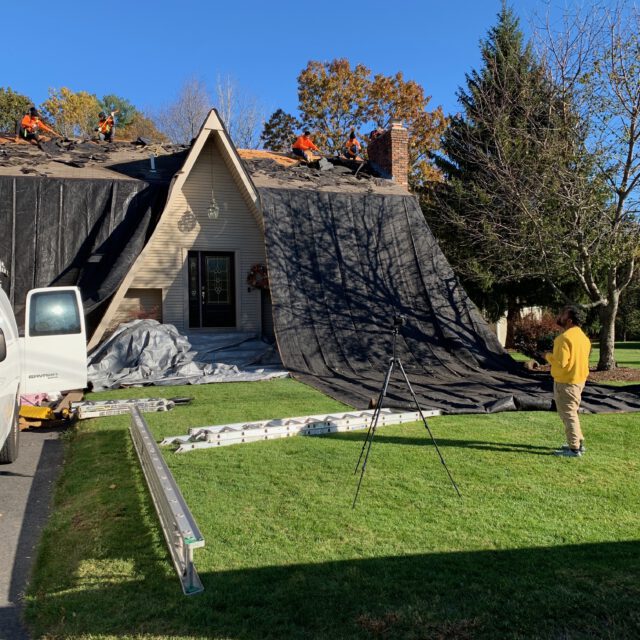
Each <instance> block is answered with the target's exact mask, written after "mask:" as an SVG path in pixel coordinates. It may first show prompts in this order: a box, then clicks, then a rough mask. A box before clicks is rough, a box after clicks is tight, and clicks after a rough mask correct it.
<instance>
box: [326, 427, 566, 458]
mask: <svg viewBox="0 0 640 640" xmlns="http://www.w3.org/2000/svg"><path fill="white" fill-rule="evenodd" d="M320 437H322V438H331V439H336V440H350V441H353V442H364V441H365V439H366V433H365V432H362V433H358V434H354V433H353V432H351V433H331V434H327V435H323V436H320ZM434 437H435V440H436V442H437V443H438V446H439V447H441V448H447V447H459V448H462V449H478V450H480V451H491V452H504V453H527V454H530V455H536V456H548V455H551V454H552V453H553V451H554V450H555V449H554V448H553V447H543V446H540V445H535V444H523V443H518V442H487V441H485V440H452V439H451V438H439V437H438V436H437V435H436V434H434ZM373 441H374V444H376V445H377V444H401V445H411V446H414V447H415V446H421V445H425V446H426V445H428V446H433V441H432V440H431V437H430V436H429V434H428V433H427V431H426V430H425V431H424V437H420V438H407V437H406V436H388V435H381V434H380V432H376V435H375V436H374V438H373ZM555 448H556V449H557V448H558V447H555Z"/></svg>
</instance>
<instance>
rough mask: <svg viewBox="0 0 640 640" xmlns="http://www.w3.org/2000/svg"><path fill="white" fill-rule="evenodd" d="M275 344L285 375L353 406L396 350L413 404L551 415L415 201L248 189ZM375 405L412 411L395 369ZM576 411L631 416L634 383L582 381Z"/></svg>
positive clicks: (374, 391) (365, 397)
mask: <svg viewBox="0 0 640 640" xmlns="http://www.w3.org/2000/svg"><path fill="white" fill-rule="evenodd" d="M258 191H259V193H260V198H261V202H262V210H263V216H264V221H265V233H266V246H267V259H268V267H269V280H270V283H271V294H272V300H273V305H274V323H275V332H276V339H277V342H278V347H279V350H280V355H281V357H282V360H283V363H284V365H285V367H286V368H287V369H289V371H290V372H291V373H292V375H293V376H294V377H296V378H298V379H299V380H301V381H303V382H305V383H308V384H310V385H311V386H313V387H315V388H317V389H319V390H320V391H322V392H324V393H326V394H328V395H330V396H332V397H334V398H336V399H338V400H341V401H343V402H345V403H347V404H349V405H351V406H353V407H356V408H361V409H363V408H366V407H367V406H368V405H369V402H370V400H371V399H372V398H377V396H378V394H379V392H380V390H381V388H382V386H383V380H384V374H385V371H386V370H387V367H388V363H389V358H390V357H391V355H392V325H393V319H394V316H395V315H399V314H403V315H404V316H406V325H405V326H404V327H403V328H402V330H401V335H400V336H399V338H398V343H397V355H398V357H399V358H400V359H401V361H402V363H403V365H404V367H405V370H406V372H407V375H408V377H409V380H410V382H411V385H412V387H413V390H414V392H415V393H416V395H417V397H418V399H419V401H420V403H421V406H422V407H423V408H424V409H432V408H433V409H441V410H442V411H443V412H445V413H484V412H494V411H505V410H516V409H528V410H535V409H547V410H548V409H551V408H552V382H551V379H550V378H549V376H548V375H544V376H543V375H538V376H535V375H527V374H525V373H524V372H523V371H522V367H521V365H519V364H518V363H516V362H515V361H514V360H513V359H512V358H511V357H510V356H509V355H508V354H507V353H506V352H505V351H504V350H503V349H502V347H501V346H500V344H499V343H498V341H497V338H496V337H495V335H494V334H493V333H492V332H491V331H490V329H489V327H488V326H487V324H486V322H485V321H484V319H483V318H482V316H481V315H480V313H479V312H478V310H477V309H476V307H475V306H474V305H473V303H472V302H471V300H470V299H469V298H468V296H467V294H466V293H465V291H464V290H463V289H462V287H461V286H460V284H459V282H458V280H457V278H456V276H455V274H454V273H453V271H452V269H451V267H450V266H449V264H448V262H447V261H446V259H445V257H444V255H443V254H442V252H441V250H440V248H439V247H438V244H437V241H436V240H435V238H434V237H433V235H432V234H431V231H430V230H429V228H428V226H427V224H426V222H425V220H424V217H423V215H422V212H421V211H420V208H419V206H418V203H417V201H416V199H415V198H413V197H411V196H409V195H408V194H406V192H405V195H404V196H402V195H391V194H387V195H379V194H374V193H370V194H362V193H360V194H354V193H348V192H346V193H345V192H343V191H341V192H327V191H325V192H321V191H318V190H311V189H285V188H267V187H260V186H258ZM384 405H385V406H390V407H400V408H406V407H411V406H414V405H413V401H412V399H411V396H410V394H409V389H408V387H407V385H406V383H405V382H404V380H403V379H402V378H401V375H400V372H399V371H396V373H395V375H394V376H393V377H392V380H391V382H390V385H389V389H388V394H387V400H386V401H385V403H384ZM582 407H583V408H584V409H585V410H587V411H592V412H606V411H621V410H624V411H639V410H640V386H636V387H633V388H630V387H626V388H625V389H624V391H623V390H622V389H621V388H619V387H603V386H599V387H598V386H594V385H589V386H588V387H587V389H586V390H585V392H584V395H583V403H582Z"/></svg>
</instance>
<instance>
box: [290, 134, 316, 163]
mask: <svg viewBox="0 0 640 640" xmlns="http://www.w3.org/2000/svg"><path fill="white" fill-rule="evenodd" d="M291 150H292V151H293V155H295V156H300V157H301V158H304V159H305V160H306V161H307V162H309V160H311V159H312V156H311V154H310V153H309V151H320V149H318V147H316V145H315V144H313V140H312V139H311V132H310V131H305V132H304V133H303V134H302V135H301V136H298V138H297V140H296V141H295V142H294V143H293V145H292V147H291Z"/></svg>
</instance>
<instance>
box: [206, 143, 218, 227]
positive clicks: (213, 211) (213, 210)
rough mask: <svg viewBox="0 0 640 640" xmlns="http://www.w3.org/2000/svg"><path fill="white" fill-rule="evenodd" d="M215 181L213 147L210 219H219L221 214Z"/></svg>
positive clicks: (208, 211) (208, 213) (208, 210)
mask: <svg viewBox="0 0 640 640" xmlns="http://www.w3.org/2000/svg"><path fill="white" fill-rule="evenodd" d="M214 182H215V176H214V175H213V148H212V149H211V202H210V203H209V208H208V209H207V218H209V220H217V219H218V217H219V216H220V207H219V206H218V203H217V202H216V196H215V194H214V193H213V183H214Z"/></svg>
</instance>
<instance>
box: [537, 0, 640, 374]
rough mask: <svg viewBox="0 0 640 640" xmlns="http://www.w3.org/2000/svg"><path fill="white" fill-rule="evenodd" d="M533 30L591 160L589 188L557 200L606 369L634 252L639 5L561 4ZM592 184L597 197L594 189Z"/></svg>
mask: <svg viewBox="0 0 640 640" xmlns="http://www.w3.org/2000/svg"><path fill="white" fill-rule="evenodd" d="M539 36H540V38H539V42H540V44H541V50H542V52H543V55H544V58H545V61H546V63H547V65H548V68H549V69H550V72H551V74H552V78H553V81H554V83H555V84H556V85H557V86H558V87H559V88H560V91H561V96H562V98H563V100H564V103H565V104H566V105H572V107H571V108H573V109H575V110H576V112H577V114H578V116H579V118H578V119H577V120H576V125H575V126H579V127H582V128H583V131H582V132H581V133H580V136H581V137H582V139H583V140H584V144H585V148H586V150H587V152H588V154H589V157H590V158H591V159H592V162H593V169H592V173H593V178H594V180H593V181H591V183H590V186H591V187H592V190H591V194H590V195H589V196H588V197H587V198H585V197H584V196H585V190H584V189H581V188H580V187H581V186H584V185H579V184H576V183H575V182H573V183H572V182H570V181H567V183H566V184H565V185H564V189H563V190H560V191H559V192H558V193H559V196H560V199H559V201H558V208H559V213H560V215H564V216H568V218H569V219H570V221H571V223H572V226H573V227H574V230H573V233H571V234H570V235H569V236H567V237H566V238H565V242H564V244H563V247H564V251H565V253H566V255H567V258H568V259H569V260H568V262H569V264H570V265H571V269H572V271H573V274H574V275H575V276H576V278H577V279H578V281H579V282H580V284H581V285H582V288H583V290H584V291H585V293H586V294H587V296H588V298H589V299H590V301H591V304H592V306H597V307H598V308H599V314H600V320H601V327H602V328H601V334H600V360H599V362H598V369H600V370H608V369H612V368H614V367H615V359H614V341H615V320H616V316H617V313H618V305H619V300H620V294H621V293H622V291H624V289H625V288H626V287H627V286H628V285H629V283H630V282H631V281H632V279H633V275H634V271H635V267H636V258H637V256H638V255H639V252H640V223H639V220H638V214H639V213H640V12H639V10H638V8H637V6H636V5H634V4H631V3H630V2H622V3H620V4H618V5H617V6H616V7H614V8H610V7H608V6H604V5H603V6H600V5H595V6H592V7H590V8H589V9H588V11H582V12H581V11H578V10H576V11H573V12H571V13H569V12H567V13H566V14H565V19H564V22H563V24H562V26H561V27H560V28H559V29H554V28H552V27H551V26H550V25H549V24H548V23H547V25H545V27H544V28H542V29H541V30H540V32H539ZM567 110H569V107H567ZM593 188H595V189H598V190H600V196H601V197H600V198H597V197H596V198H594V197H593V195H594V194H593ZM585 202H588V203H589V204H590V205H591V206H590V207H585ZM596 203H598V204H599V205H600V206H599V207H597V210H595V211H594V209H593V205H594V204H596Z"/></svg>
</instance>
